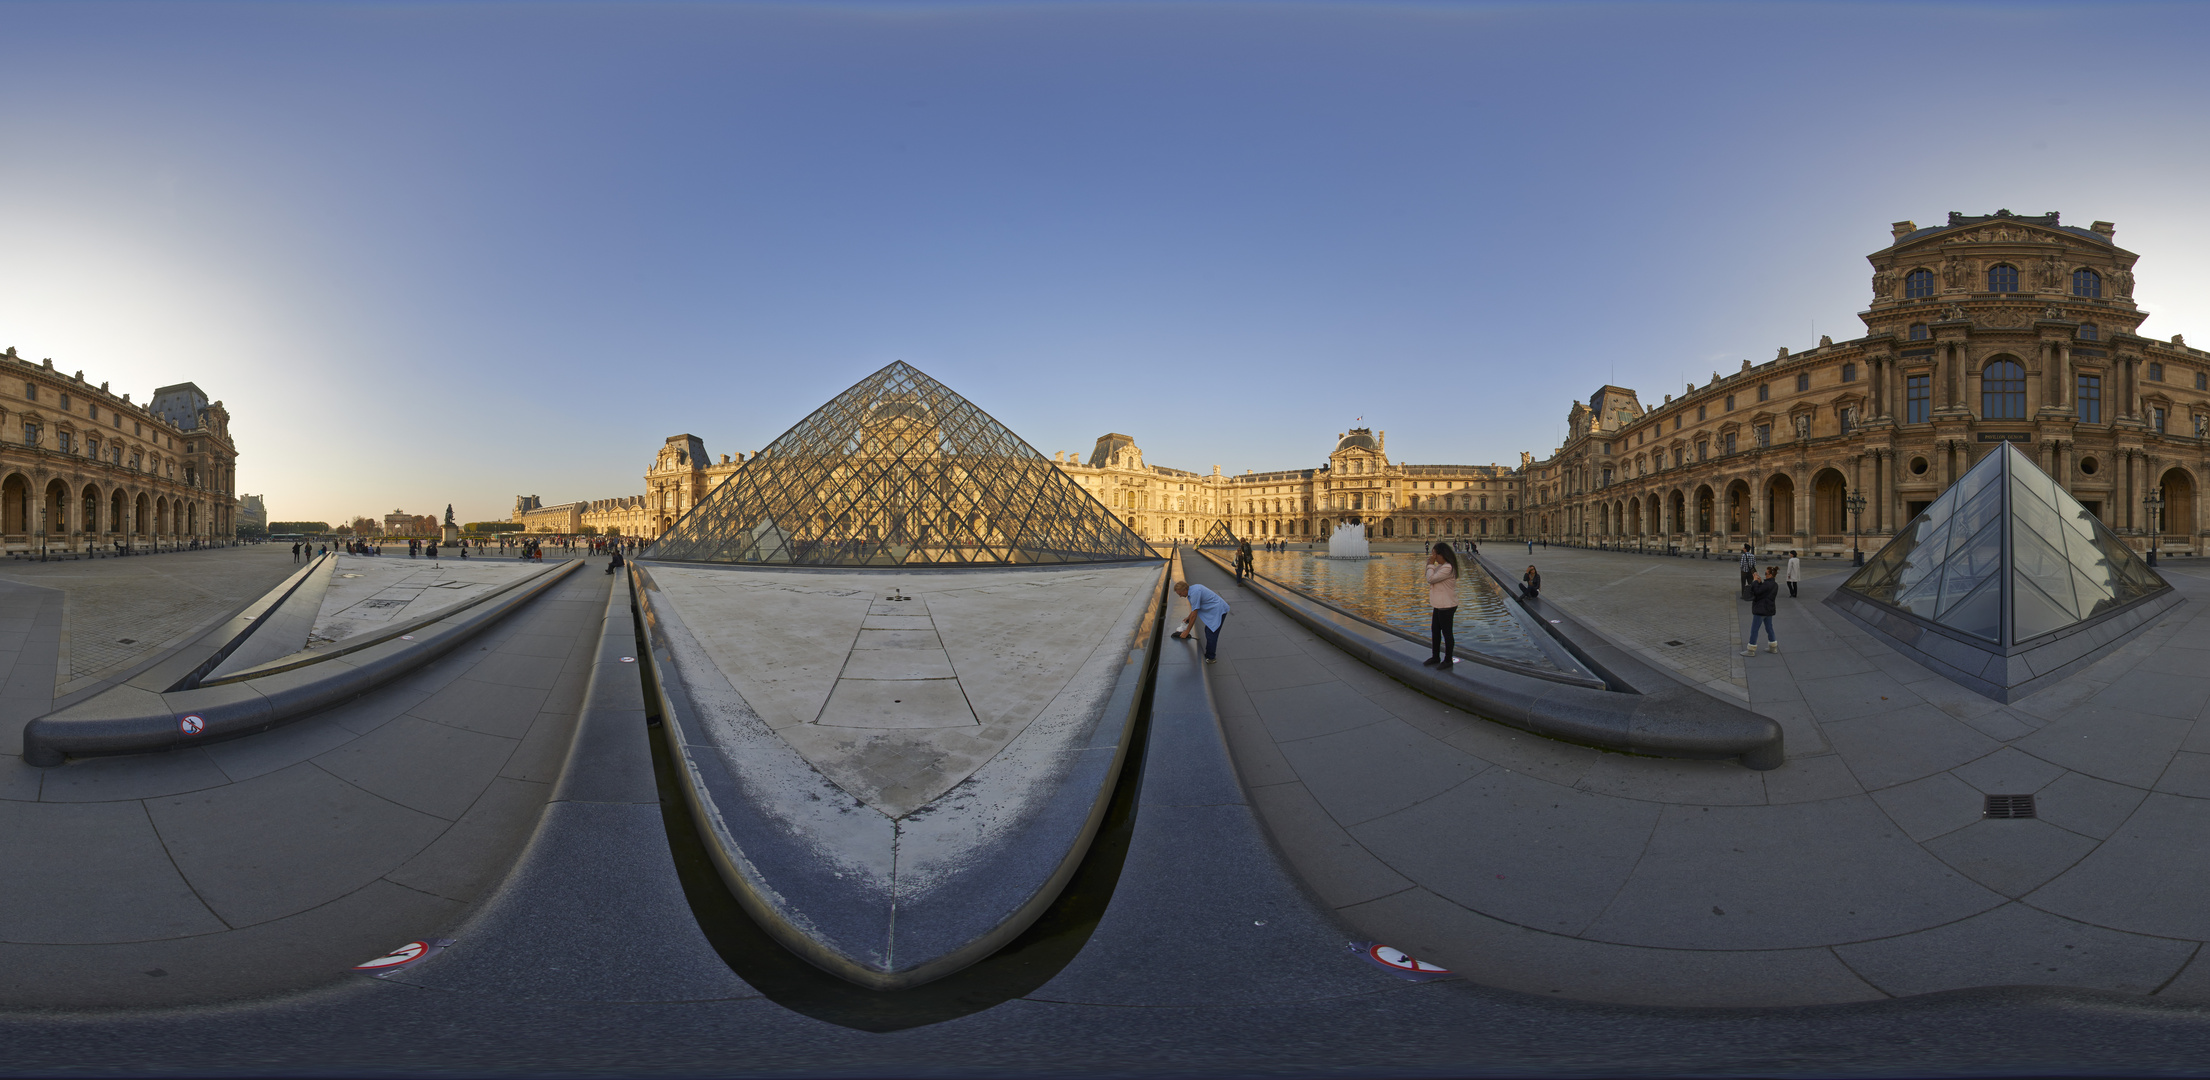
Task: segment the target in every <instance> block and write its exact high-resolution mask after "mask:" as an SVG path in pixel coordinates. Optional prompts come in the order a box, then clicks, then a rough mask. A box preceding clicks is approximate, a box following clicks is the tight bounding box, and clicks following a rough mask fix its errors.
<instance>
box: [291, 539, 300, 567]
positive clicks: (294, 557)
mask: <svg viewBox="0 0 2210 1080" xmlns="http://www.w3.org/2000/svg"><path fill="white" fill-rule="evenodd" d="M298 561H299V545H298V544H296V543H295V544H293V545H292V562H294V563H297V562H298Z"/></svg>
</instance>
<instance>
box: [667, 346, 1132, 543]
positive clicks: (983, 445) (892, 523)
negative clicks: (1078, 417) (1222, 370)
mask: <svg viewBox="0 0 2210 1080" xmlns="http://www.w3.org/2000/svg"><path fill="white" fill-rule="evenodd" d="M645 554H646V555H647V556H648V557H651V558H656V559H666V560H671V561H680V562H709V563H751V564H760V565H777V566H932V565H935V566H974V565H993V566H996V565H1016V564H1038V563H1087V562H1115V561H1124V560H1131V559H1153V558H1158V557H1159V555H1158V552H1156V551H1154V550H1153V549H1152V547H1151V545H1150V544H1148V543H1146V542H1144V540H1143V538H1142V537H1140V536H1137V535H1136V533H1135V531H1134V530H1132V529H1130V528H1129V527H1128V526H1127V525H1126V524H1125V523H1124V522H1122V521H1121V520H1120V519H1119V518H1118V517H1116V516H1114V515H1113V512H1112V511H1111V510H1110V509H1108V508H1107V507H1106V506H1105V504H1103V503H1101V502H1099V501H1098V500H1097V499H1096V498H1095V497H1093V496H1092V495H1091V494H1090V493H1089V492H1088V491H1086V490H1084V489H1083V487H1082V486H1081V485H1080V484H1077V483H1075V482H1074V480H1073V478H1071V477H1069V476H1067V474H1066V473H1065V472H1064V471H1062V470H1061V469H1060V467H1059V466H1058V465H1057V464H1055V463H1054V462H1052V461H1051V460H1050V459H1049V458H1046V457H1044V456H1043V455H1042V454H1040V453H1038V452H1037V451H1036V449H1035V448H1034V447H1031V446H1030V445H1028V443H1026V442H1025V441H1023V440H1022V439H1021V437H1020V436H1018V435H1015V434H1013V432H1012V431H1010V430H1008V429H1007V428H1006V427H1005V425H1003V424H1000V423H998V422H997V421H996V420H995V419H993V418H991V416H990V415H989V414H988V413H985V412H983V411H982V410H981V409H978V408H976V407H975V406H974V404H973V403H972V402H970V401H968V400H967V399H966V398H963V397H961V396H959V395H958V394H956V393H954V392H952V390H951V389H950V388H949V387H947V386H945V385H944V384H942V383H940V382H937V381H936V380H935V379H932V378H929V377H928V376H927V375H924V374H922V373H921V372H920V371H919V370H918V369H916V368H914V367H913V366H911V365H909V364H907V363H905V362H904V361H898V362H896V363H893V364H891V365H890V366H888V367H885V368H883V369H882V370H880V371H877V372H875V373H874V374H872V375H869V376H868V377H866V378H864V379H861V380H860V381H859V382H858V383H856V384H854V385H853V386H852V387H851V388H850V389H848V390H846V391H844V392H843V393H841V394H838V395H837V396H836V397H835V398H832V399H831V400H830V401H829V403H828V404H826V405H823V406H821V407H820V408H819V409H816V410H814V412H813V414H812V415H810V416H808V417H806V418H805V419H803V420H800V421H799V422H798V423H797V425H796V426H794V427H792V428H791V429H790V430H789V431H786V432H784V433H783V434H782V435H780V436H778V437H777V438H776V439H775V441H774V442H772V443H769V444H768V446H767V449H765V450H762V451H760V452H759V453H757V454H754V455H753V456H752V458H751V460H749V461H747V462H745V463H744V466H743V467H742V468H740V469H738V470H737V471H736V472H735V473H732V474H731V475H730V477H729V479H727V480H725V481H723V482H722V483H721V485H720V486H718V487H716V488H715V489H714V490H713V491H712V492H711V493H709V494H708V495H707V496H706V497H705V498H703V499H700V500H699V501H698V504H697V505H696V506H694V507H692V508H691V511H690V512H689V513H687V514H685V515H684V516H683V517H682V518H681V519H680V520H678V521H677V522H676V523H675V525H674V526H673V527H671V528H670V529H669V530H668V532H667V533H666V534H665V535H663V536H662V537H660V539H659V540H658V541H656V542H655V543H654V544H653V545H652V547H651V548H650V549H649V550H647V551H646V552H645Z"/></svg>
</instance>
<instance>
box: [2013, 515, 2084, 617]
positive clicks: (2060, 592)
mask: <svg viewBox="0 0 2210 1080" xmlns="http://www.w3.org/2000/svg"><path fill="white" fill-rule="evenodd" d="M2010 542H2011V570H2012V572H2013V573H2015V574H2017V575H2018V576H2019V577H2020V578H2023V579H2025V580H2027V581H2031V582H2034V583H2035V584H2036V586H2038V587H2039V588H2040V589H2041V591H2043V592H2045V593H2047V594H2049V599H2051V600H2054V601H2056V602H2057V604H2059V605H2060V606H2062V607H2063V608H2064V610H2065V612H2066V613H2067V618H2069V619H2077V618H2079V617H2080V608H2079V605H2078V604H2076V603H2074V602H2073V595H2072V593H2073V589H2072V561H2071V560H2070V559H2068V558H2065V556H2064V554H2063V553H2062V552H2060V551H2058V550H2057V549H2056V548H2053V547H2051V546H2049V542H2048V541H2046V540H2043V539H2042V538H2040V537H2038V536H2035V535H2033V533H2031V532H2029V531H2027V530H2025V529H2012V530H2011V538H2010Z"/></svg>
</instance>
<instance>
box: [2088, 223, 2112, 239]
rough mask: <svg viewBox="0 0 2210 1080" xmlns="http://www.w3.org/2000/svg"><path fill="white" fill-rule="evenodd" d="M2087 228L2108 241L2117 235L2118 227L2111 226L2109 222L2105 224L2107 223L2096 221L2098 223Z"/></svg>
mask: <svg viewBox="0 0 2210 1080" xmlns="http://www.w3.org/2000/svg"><path fill="white" fill-rule="evenodd" d="M2088 228H2090V229H2093V230H2095V231H2096V232H2099V233H2101V234H2102V236H2103V239H2105V240H2108V239H2110V238H2111V237H2113V236H2116V235H2117V233H2118V226H2116V225H2113V224H2111V223H2110V222H2107V221H2098V222H2096V223H2094V224H2093V225H2089V226H2088Z"/></svg>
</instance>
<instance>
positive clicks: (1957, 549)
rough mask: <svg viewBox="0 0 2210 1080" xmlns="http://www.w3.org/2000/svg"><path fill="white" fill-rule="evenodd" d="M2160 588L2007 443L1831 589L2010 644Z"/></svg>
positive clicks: (2102, 529)
mask: <svg viewBox="0 0 2210 1080" xmlns="http://www.w3.org/2000/svg"><path fill="white" fill-rule="evenodd" d="M2170 588H2171V586H2170V585H2168V584H2166V583H2165V582H2164V580H2163V579H2162V578H2160V577H2158V576H2156V572H2155V571H2154V570H2151V569H2149V567H2148V565H2147V564H2146V563H2144V562H2142V561H2141V557H2140V556H2139V555H2136V554H2135V553H2134V551H2133V549H2132V548H2129V547H2127V546H2126V545H2125V544H2124V543H2122V542H2121V541H2120V540H2119V539H2118V537H2117V536H2116V535H2114V534H2112V533H2111V531H2110V530H2109V529H2107V528H2105V527H2104V526H2103V523H2102V522H2100V521H2097V520H2096V519H2095V515H2093V514H2091V513H2088V511H2087V508H2086V507H2084V506H2081V505H2080V504H2079V502H2078V501H2077V500H2075V499H2073V498H2072V496H2070V495H2068V494H2066V493H2065V491H2064V489H2063V488H2061V487H2059V486H2058V485H2057V483H2056V481H2055V480H2053V479H2051V478H2050V477H2049V474H2047V473H2045V472H2042V471H2041V469H2040V467H2039V466H2037V465H2035V464H2034V463H2033V460H2032V459H2031V458H2029V457H2027V456H2026V455H2025V454H2024V453H2022V452H2020V451H2019V449H2018V448H2017V447H2016V446H2015V445H2013V444H2011V443H2007V442H2006V443H2004V444H2003V445H2002V449H2001V450H1998V451H1996V452H1994V453H1991V454H1989V455H1987V457H1985V458H1982V459H1981V460H1980V463H1979V464H1977V465H1974V466H1973V467H1972V468H1971V469H1970V470H1968V471H1966V473H1965V474H1964V477H1963V478H1962V479H1960V480H1958V481H1957V482H1956V483H1955V484H1952V485H1950V488H1949V490H1948V491H1945V492H1943V493H1942V495H1941V497H1940V498H1938V499H1935V500H1934V502H1933V503H1932V504H1931V505H1929V506H1928V507H1927V508H1926V511H1925V512H1924V513H1922V514H1920V515H1919V516H1918V517H1917V518H1915V519H1913V520H1912V522H1911V523H1910V524H1909V525H1907V526H1905V527H1904V529H1903V531H1902V532H1901V533H1900V534H1898V535H1897V536H1896V538H1895V539H1894V540H1892V541H1889V543H1888V545H1887V546H1886V547H1883V548H1881V549H1880V552H1879V553H1878V554H1877V555H1874V556H1873V557H1872V558H1871V559H1869V560H1867V561H1866V563H1865V566H1864V569H1862V570H1859V571H1857V572H1856V573H1855V574H1853V575H1851V576H1850V578H1849V580H1848V581H1846V582H1843V583H1842V586H1841V591H1842V592H1844V593H1850V594H1854V595H1856V596H1859V597H1862V598H1864V599H1867V600H1871V601H1874V602H1876V603H1879V604H1882V605H1885V606H1886V607H1889V608H1891V609H1895V610H1898V611H1901V612H1903V613H1905V614H1908V615H1910V616H1912V617H1914V618H1917V619H1920V620H1923V621H1925V622H1929V623H1932V624H1934V625H1936V626H1940V627H1944V628H1947V629H1949V630H1952V631H1955V632H1957V633H1960V634H1964V635H1968V636H1970V637H1972V638H1976V639H1978V640H1980V641H1983V642H1986V643H1988V644H1991V645H1996V646H2002V647H2009V646H2014V645H2018V644H2021V643H2024V642H2029V641H2031V640H2033V639H2035V638H2039V637H2042V636H2044V635H2047V634H2053V633H2056V632H2057V631H2060V630H2063V629H2065V628H2066V627H2069V626H2073V625H2076V624H2078V623H2081V622H2085V621H2087V620H2089V619H2094V618H2097V617H2100V616H2103V615H2107V614H2110V613H2112V612H2116V611H2121V610H2123V609H2125V608H2127V607H2129V606H2131V605H2133V604H2135V603H2137V602H2139V601H2142V600H2146V599H2148V598H2150V597H2152V596H2155V595H2157V594H2159V593H2162V592H2164V591H2165V590H2167V589H2170Z"/></svg>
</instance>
